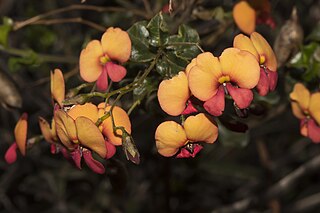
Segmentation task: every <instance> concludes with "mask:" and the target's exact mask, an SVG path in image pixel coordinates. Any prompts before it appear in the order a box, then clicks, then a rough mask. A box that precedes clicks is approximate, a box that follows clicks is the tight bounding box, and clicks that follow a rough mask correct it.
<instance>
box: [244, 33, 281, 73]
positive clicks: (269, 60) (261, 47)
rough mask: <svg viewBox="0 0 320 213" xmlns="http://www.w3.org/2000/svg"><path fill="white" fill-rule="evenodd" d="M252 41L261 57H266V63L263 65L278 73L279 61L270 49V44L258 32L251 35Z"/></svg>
mask: <svg viewBox="0 0 320 213" xmlns="http://www.w3.org/2000/svg"><path fill="white" fill-rule="evenodd" d="M250 39H251V41H252V43H253V45H254V47H255V48H256V50H257V51H258V53H259V55H260V57H261V56H263V57H265V62H264V63H263V64H264V65H265V66H266V67H267V68H268V69H269V70H270V71H272V72H276V71H277V66H278V65H277V59H276V56H275V54H274V52H273V50H272V48H271V47H270V45H269V43H268V42H267V40H266V39H265V38H263V36H262V35H260V34H259V33H257V32H253V33H252V34H251V35H250Z"/></svg>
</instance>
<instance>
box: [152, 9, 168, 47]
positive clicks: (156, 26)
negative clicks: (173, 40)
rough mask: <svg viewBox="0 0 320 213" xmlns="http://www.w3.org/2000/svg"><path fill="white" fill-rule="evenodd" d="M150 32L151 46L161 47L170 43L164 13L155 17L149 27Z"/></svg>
mask: <svg viewBox="0 0 320 213" xmlns="http://www.w3.org/2000/svg"><path fill="white" fill-rule="evenodd" d="M147 29H148V30H149V33H150V35H149V44H150V45H151V46H154V47H161V46H163V45H165V44H166V43H167V42H168V37H169V29H168V25H167V22H166V21H165V19H164V16H163V14H162V12H160V13H158V14H157V15H156V16H154V17H153V18H152V19H151V20H150V22H149V23H148V25H147Z"/></svg>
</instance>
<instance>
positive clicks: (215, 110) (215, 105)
mask: <svg viewBox="0 0 320 213" xmlns="http://www.w3.org/2000/svg"><path fill="white" fill-rule="evenodd" d="M203 107H204V108H205V109H206V110H207V112H209V113H210V114H211V115H213V116H220V115H222V113H223V111H224V107H225V100H224V89H223V86H222V85H221V86H220V87H219V89H218V92H217V93H216V94H215V95H214V96H213V97H212V98H210V99H209V100H207V101H206V102H205V103H204V105H203Z"/></svg>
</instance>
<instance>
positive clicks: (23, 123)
mask: <svg viewBox="0 0 320 213" xmlns="http://www.w3.org/2000/svg"><path fill="white" fill-rule="evenodd" d="M27 120H28V114H27V113H23V114H22V115H21V117H20V119H19V120H18V122H17V124H16V126H15V128H14V137H15V139H16V143H17V146H18V148H19V150H20V152H21V154H22V155H23V156H25V155H26V145H27V130H28V121H27Z"/></svg>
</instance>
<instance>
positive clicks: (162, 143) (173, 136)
mask: <svg viewBox="0 0 320 213" xmlns="http://www.w3.org/2000/svg"><path fill="white" fill-rule="evenodd" d="M155 139H156V146H157V149H158V152H159V153H160V154H161V155H163V156H165V157H171V156H173V155H175V154H176V153H177V152H178V150H179V148H180V147H182V146H183V145H184V144H185V143H186V142H187V136H186V133H185V131H184V129H183V127H182V126H181V125H180V124H178V123H176V122H174V121H165V122H163V123H161V124H160V125H159V126H158V127H157V130H156V133H155Z"/></svg>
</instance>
